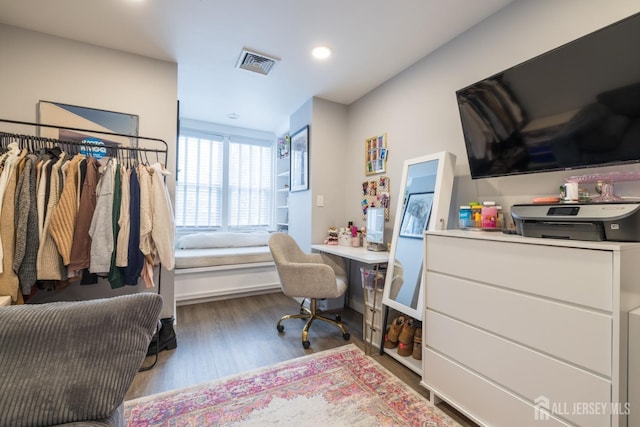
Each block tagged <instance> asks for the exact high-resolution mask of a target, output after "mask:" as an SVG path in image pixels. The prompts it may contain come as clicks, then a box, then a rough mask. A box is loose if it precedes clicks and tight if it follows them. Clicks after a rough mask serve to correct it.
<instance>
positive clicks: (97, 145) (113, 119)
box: [38, 101, 139, 159]
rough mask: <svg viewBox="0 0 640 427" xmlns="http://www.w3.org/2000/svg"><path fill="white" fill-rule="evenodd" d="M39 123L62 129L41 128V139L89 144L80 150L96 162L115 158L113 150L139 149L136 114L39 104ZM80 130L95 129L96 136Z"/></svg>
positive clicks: (44, 102) (49, 103)
mask: <svg viewBox="0 0 640 427" xmlns="http://www.w3.org/2000/svg"><path fill="white" fill-rule="evenodd" d="M38 123H43V124H47V125H55V126H60V128H49V127H44V126H42V127H40V129H39V136H42V137H46V138H53V139H59V140H62V141H71V142H85V143H88V144H89V145H87V146H83V147H82V148H81V150H80V151H81V153H82V154H85V155H91V156H93V157H95V158H97V159H101V158H102V157H105V156H108V157H112V156H114V153H115V151H114V150H115V149H117V148H118V147H136V146H137V144H138V139H137V138H135V136H137V135H138V123H139V118H138V116H137V115H135V114H127V113H118V112H115V111H106V110H100V109H96V108H89V107H81V106H78V105H69V104H62V103H60V102H50V101H39V102H38ZM65 126H66V128H65ZM79 129H89V130H95V131H96V133H92V132H90V131H89V132H87V131H81V130H79ZM102 132H108V133H110V134H105V133H102ZM112 134H117V135H112Z"/></svg>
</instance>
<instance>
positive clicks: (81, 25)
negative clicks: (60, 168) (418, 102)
mask: <svg viewBox="0 0 640 427" xmlns="http://www.w3.org/2000/svg"><path fill="white" fill-rule="evenodd" d="M512 1H513V0H90V1H89V0H0V23H4V24H8V25H14V26H18V27H23V28H27V29H31V30H35V31H40V32H43V33H47V34H52V35H56V36H61V37H65V38H69V39H73V40H79V41H83V42H86V43H91V44H95V45H99V46H104V47H108V48H113V49H118V50H122V51H126V52H132V53H136V54H140V55H144V56H148V57H152V58H157V59H162V60H167V61H173V62H176V63H177V64H178V98H179V100H180V113H181V114H180V115H181V116H182V117H184V118H190V119H196V120H203V121H208V122H213V123H222V124H227V125H232V126H240V127H245V128H250V129H259V130H267V131H271V132H276V133H279V132H282V131H285V130H287V127H288V118H289V115H290V114H291V113H293V112H294V111H295V110H297V109H298V108H299V107H300V106H301V105H302V104H303V103H304V102H306V101H307V100H308V99H309V98H311V97H312V96H318V97H321V98H324V99H327V100H330V101H335V102H339V103H343V104H347V105H348V104H350V103H352V102H354V101H355V100H357V99H358V98H360V97H362V96H363V95H365V94H367V93H368V92H369V91H371V90H372V89H374V88H375V87H377V86H379V85H380V84H382V83H383V82H385V81H386V80H388V79H389V78H391V77H393V76H394V75H396V74H398V73H399V72H400V71H402V70H404V69H406V68H407V67H409V66H410V65H412V64H414V63H415V62H417V61H418V60H420V59H421V58H423V57H424V56H426V55H427V54H428V53H430V52H432V51H433V50H435V49H437V48H438V47H439V46H442V45H443V44H444V43H446V42H447V41H449V40H451V39H453V38H454V37H456V36H457V35H458V34H460V33H462V32H464V31H466V30H467V29H469V28H471V27H472V26H474V25H475V24H477V23H478V22H480V21H482V20H484V19H485V18H486V17H488V16H489V15H491V14H493V13H495V12H496V11H497V10H499V9H501V8H503V7H504V6H506V5H507V4H509V3H511V2H512ZM318 44H323V45H327V46H329V47H331V49H332V50H333V55H332V56H331V57H330V58H329V60H327V61H325V62H322V63H320V62H318V61H317V60H314V59H313V58H312V57H311V55H310V50H311V48H312V47H313V46H315V45H318ZM243 48H249V49H253V50H256V51H258V52H261V53H264V54H267V55H269V56H275V57H279V58H281V61H280V62H279V63H278V64H277V65H276V67H275V68H274V70H273V71H272V73H271V75H270V76H262V75H259V74H254V73H250V72H247V71H244V70H238V69H236V68H235V65H236V61H237V60H238V57H239V56H240V52H241V51H242V49H243ZM61 101H64V100H61ZM230 113H235V114H237V115H238V116H239V118H238V119H236V120H232V119H229V118H228V117H227V115H228V114H230Z"/></svg>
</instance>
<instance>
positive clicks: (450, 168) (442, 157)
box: [382, 151, 456, 320]
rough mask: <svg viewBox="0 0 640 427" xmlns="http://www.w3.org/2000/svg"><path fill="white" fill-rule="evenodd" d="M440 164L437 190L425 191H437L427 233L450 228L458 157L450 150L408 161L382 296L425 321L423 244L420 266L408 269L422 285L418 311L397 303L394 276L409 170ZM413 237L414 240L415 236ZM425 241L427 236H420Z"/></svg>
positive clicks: (434, 194)
mask: <svg viewBox="0 0 640 427" xmlns="http://www.w3.org/2000/svg"><path fill="white" fill-rule="evenodd" d="M433 161H437V162H438V166H437V169H436V181H435V186H434V187H435V188H433V189H429V188H427V189H424V192H430V191H432V190H433V204H432V206H431V214H430V216H429V220H428V222H427V226H426V229H425V231H426V230H439V229H444V228H446V224H447V220H448V218H449V209H450V207H451V193H452V192H453V178H454V174H455V170H454V168H455V161H456V157H455V156H454V155H453V154H451V153H449V152H446V151H441V152H439V153H435V154H430V155H426V156H422V157H416V158H413V159H409V160H405V162H404V166H403V170H402V180H401V181H400V196H399V197H398V205H397V208H396V216H395V218H394V226H393V237H392V240H391V251H390V253H389V263H388V265H387V275H386V278H385V286H384V291H383V294H382V304H384V305H386V306H388V307H391V308H394V309H396V310H398V311H399V312H401V313H403V314H406V315H408V316H411V317H413V318H414V319H416V320H422V317H423V311H424V282H423V281H424V278H423V275H422V265H423V263H424V259H423V258H424V250H423V249H422V248H423V245H420V248H421V251H422V253H421V254H420V265H415V266H413V265H411V266H405V267H404V269H405V270H406V269H407V268H417V269H418V278H419V279H418V280H419V283H420V289H419V292H418V301H417V307H416V308H415V309H414V308H412V307H409V306H407V305H404V304H402V303H399V302H398V301H396V300H393V299H391V297H390V292H391V284H392V281H393V277H394V267H395V260H396V249H397V247H398V238H399V235H400V226H401V222H402V218H403V217H404V214H405V209H406V202H407V200H406V199H407V196H408V195H407V194H405V193H406V188H407V179H408V174H409V169H410V167H411V166H413V165H419V164H421V163H427V162H433ZM412 238H413V237H412ZM419 238H420V239H422V240H424V233H423V235H421V236H420V237H419Z"/></svg>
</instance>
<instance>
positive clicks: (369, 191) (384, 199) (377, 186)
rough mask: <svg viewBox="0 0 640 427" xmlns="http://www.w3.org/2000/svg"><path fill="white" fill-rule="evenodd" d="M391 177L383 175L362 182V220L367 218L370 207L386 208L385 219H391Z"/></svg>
mask: <svg viewBox="0 0 640 427" xmlns="http://www.w3.org/2000/svg"><path fill="white" fill-rule="evenodd" d="M389 192H390V186H389V177H387V176H381V177H379V178H377V179H372V180H370V181H364V182H363V183H362V199H361V200H360V207H361V208H362V220H363V221H366V220H367V210H368V209H369V208H370V207H375V208H384V219H385V220H386V221H389V203H390V200H389Z"/></svg>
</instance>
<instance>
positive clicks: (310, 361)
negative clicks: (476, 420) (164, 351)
mask: <svg viewBox="0 0 640 427" xmlns="http://www.w3.org/2000/svg"><path fill="white" fill-rule="evenodd" d="M124 415H125V419H126V420H127V422H128V425H129V426H130V427H140V426H172V427H173V426H175V427H178V426H191V427H201V426H265V425H277V426H279V427H281V426H300V425H305V426H367V427H370V426H420V427H441V426H447V427H448V426H458V425H459V424H458V423H456V422H455V421H454V420H453V419H451V418H450V417H449V416H448V415H446V414H445V413H444V412H442V411H441V410H440V409H439V408H437V407H435V406H434V405H432V404H431V403H430V402H429V401H428V400H427V399H425V398H424V397H422V396H421V395H420V394H418V393H417V392H416V391H415V390H413V389H411V388H410V387H408V386H407V385H406V384H404V383H403V382H402V381H400V380H399V379H398V378H397V377H395V376H394V375H393V374H391V373H390V372H389V371H387V370H386V369H385V368H384V367H383V366H381V365H380V364H379V363H378V362H376V361H375V360H373V359H372V358H371V357H368V356H366V355H365V354H364V353H363V352H362V351H361V350H360V349H359V348H358V347H356V346H355V344H349V345H346V346H343V347H338V348H336V349H332V350H326V351H322V352H319V353H315V354H312V355H308V356H303V357H300V358H297V359H293V360H289V361H286V362H282V363H278V364H276V365H272V366H269V367H266V368H262V369H258V370H255V371H252V372H247V373H242V374H239V375H235V376H232V377H228V378H223V379H220V380H215V381H212V382H209V383H206V384H201V385H197V386H193V387H189V388H185V389H181V390H176V391H170V392H164V393H159V394H155V395H151V396H146V397H141V398H138V399H135V400H130V401H127V402H126V404H125V412H124Z"/></svg>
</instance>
